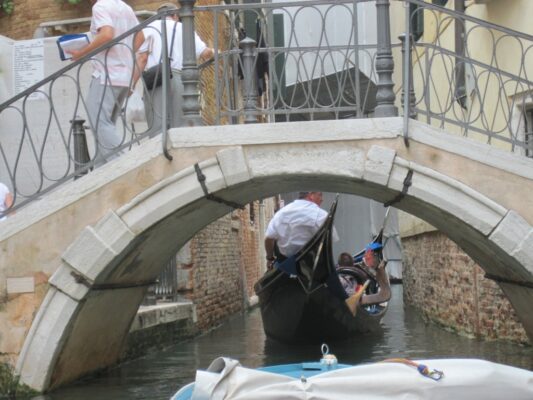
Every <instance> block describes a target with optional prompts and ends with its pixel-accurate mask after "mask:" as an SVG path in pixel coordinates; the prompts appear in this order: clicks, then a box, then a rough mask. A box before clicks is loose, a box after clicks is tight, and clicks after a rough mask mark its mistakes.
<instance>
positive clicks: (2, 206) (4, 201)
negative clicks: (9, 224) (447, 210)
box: [0, 182, 13, 221]
mask: <svg viewBox="0 0 533 400" xmlns="http://www.w3.org/2000/svg"><path fill="white" fill-rule="evenodd" d="M12 206H13V194H12V193H11V192H10V191H9V188H8V187H7V186H6V185H4V184H3V183H2V182H0V221H2V220H4V219H6V218H7V215H5V214H4V212H5V211H8V210H9V209H10V208H11V207H12Z"/></svg>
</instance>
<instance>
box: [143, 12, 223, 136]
mask: <svg viewBox="0 0 533 400" xmlns="http://www.w3.org/2000/svg"><path fill="white" fill-rule="evenodd" d="M169 10H174V13H172V14H170V15H169V16H167V20H166V24H165V25H166V31H167V32H166V36H167V46H168V56H169V58H170V68H171V69H172V79H171V80H170V88H169V89H170V96H169V100H170V104H169V110H170V115H169V118H170V125H169V127H170V128H175V127H179V126H182V124H183V111H182V108H181V102H182V94H183V83H182V81H181V69H182V67H183V32H182V24H181V22H180V21H179V11H178V7H177V6H176V5H175V4H173V3H164V4H162V5H161V6H160V7H159V8H158V10H157V12H158V13H160V12H162V11H169ZM161 25H162V24H161V21H160V20H157V21H154V22H152V23H150V24H149V25H148V26H147V27H146V28H144V29H143V33H144V38H145V40H144V43H143V44H142V46H141V48H140V49H139V53H138V54H137V65H138V67H139V70H141V71H143V70H145V69H149V68H151V67H153V66H156V65H158V64H159V63H160V62H161V48H162V40H161V30H162V29H161ZM194 35H195V36H194V38H195V46H196V49H195V51H196V57H198V58H199V59H202V60H207V59H209V58H212V57H213V55H214V51H213V49H212V48H210V47H207V45H206V44H205V43H204V42H203V41H202V39H200V36H198V34H197V33H196V32H195V33H194ZM162 100H163V87H162V86H159V87H156V88H148V87H147V88H146V90H145V93H144V96H143V101H144V108H145V112H146V121H147V123H148V127H149V129H148V134H149V135H150V137H153V136H155V135H157V134H159V133H161V131H162V120H161V115H162V110H163V101H162Z"/></svg>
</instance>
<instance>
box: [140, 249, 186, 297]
mask: <svg viewBox="0 0 533 400" xmlns="http://www.w3.org/2000/svg"><path fill="white" fill-rule="evenodd" d="M178 297H179V295H178V271H177V263H176V256H174V257H172V258H171V259H170V261H169V262H168V263H167V265H166V266H165V267H164V268H163V270H162V271H161V272H160V274H159V277H158V278H157V282H156V283H155V284H153V285H151V286H150V287H149V288H148V291H147V293H146V296H145V299H144V301H143V305H153V304H156V303H157V302H158V301H167V302H169V301H170V302H173V301H177V300H178Z"/></svg>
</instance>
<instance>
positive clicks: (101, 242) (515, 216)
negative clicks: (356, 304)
mask: <svg viewBox="0 0 533 400" xmlns="http://www.w3.org/2000/svg"><path fill="white" fill-rule="evenodd" d="M410 124H411V127H410V128H411V133H410V137H411V142H410V146H409V147H405V146H404V144H403V137H402V133H401V132H402V130H401V129H402V120H401V119H399V118H389V119H374V120H370V119H369V120H345V121H323V122H309V123H298V124H295V123H287V124H276V125H266V124H265V125H260V124H258V125H246V126H237V127H236V126H228V127H223V126H219V127H202V128H197V129H194V130H192V129H175V130H173V132H172V134H171V139H172V140H171V142H172V149H171V153H173V149H174V150H175V149H182V150H183V149H190V153H191V156H190V160H189V161H188V166H187V167H185V168H181V169H180V170H178V171H171V172H170V173H169V174H168V175H167V176H165V177H164V179H162V180H161V181H159V182H158V183H156V184H154V185H152V186H150V187H148V188H147V189H146V190H144V191H143V192H141V193H139V194H138V195H136V196H135V197H134V198H132V199H127V201H126V202H125V204H123V205H122V206H120V207H116V208H114V209H112V210H109V211H108V212H107V214H105V215H104V216H103V217H101V218H100V219H99V220H98V221H96V223H93V224H90V225H88V226H86V227H85V229H83V231H82V232H81V233H80V234H79V235H78V236H77V237H76V238H75V239H74V240H73V241H72V243H71V244H70V245H69V246H68V248H66V249H65V250H64V252H63V253H62V255H61V261H60V265H59V266H58V268H57V270H56V272H55V273H54V274H53V275H52V277H51V278H50V280H49V284H50V289H49V290H48V293H47V294H46V297H45V299H44V300H43V302H42V304H41V306H40V309H39V311H38V313H37V315H36V316H35V318H34V320H33V323H32V326H31V329H30V331H29V333H28V334H27V336H26V339H25V343H24V346H23V349H22V352H21V354H20V356H19V359H18V366H17V368H18V370H19V371H20V374H21V379H22V381H23V382H24V383H26V384H28V385H29V386H31V387H33V388H35V389H38V390H46V389H49V388H51V387H55V386H58V385H61V384H62V383H64V382H67V381H70V380H72V379H75V378H77V377H79V376H81V375H83V374H85V373H87V372H89V371H92V370H95V369H97V368H101V367H103V366H106V365H110V364H112V363H113V362H114V361H116V359H117V358H118V356H119V351H120V348H121V346H120V345H121V343H122V341H123V339H124V338H125V336H126V334H127V332H128V329H129V326H130V323H131V321H132V318H133V317H134V315H135V312H136V310H137V308H138V306H139V304H140V302H141V301H142V298H143V295H144V288H145V286H146V283H147V282H151V281H153V279H154V278H155V277H156V276H157V275H158V273H159V268H160V266H161V265H163V264H164V262H165V261H166V260H168V259H169V258H170V257H171V256H172V254H173V253H175V252H176V251H177V250H178V249H179V248H180V247H181V246H182V245H184V244H185V243H186V242H187V241H188V240H189V239H190V238H191V237H192V236H193V235H194V234H195V233H196V232H198V231H199V230H200V229H202V228H203V227H205V226H206V225H208V224H209V223H210V222H212V221H214V220H216V219H218V218H219V217H221V216H223V215H225V214H226V213H227V212H229V211H230V210H231V208H230V207H229V206H228V205H227V204H226V203H224V202H220V201H217V199H224V200H225V201H226V202H234V203H240V204H246V203H248V202H250V201H252V200H256V199H260V198H264V197H267V196H269V195H273V194H277V193H281V192H286V191H294V190H305V189H319V190H323V191H331V192H342V193H352V194H357V195H362V196H366V197H370V198H373V199H375V200H377V201H381V202H386V201H389V200H391V199H393V198H395V197H396V196H397V195H398V194H399V193H400V192H402V190H404V191H405V193H404V196H403V197H402V198H401V200H400V201H399V202H398V203H396V204H395V206H396V207H397V208H399V209H402V210H404V211H406V212H408V213H410V214H413V215H415V216H418V217H420V218H422V219H424V220H426V221H427V222H429V223H431V224H432V225H434V226H435V227H437V228H438V229H440V230H441V231H442V232H444V233H445V234H446V235H448V237H450V238H451V239H452V240H454V241H455V242H456V243H458V244H459V245H460V246H461V247H462V248H463V249H464V250H465V252H466V253H467V254H469V255H470V256H471V257H472V258H473V259H474V260H475V261H476V262H477V263H478V264H480V265H481V266H482V268H483V269H484V270H485V271H486V272H487V273H488V274H490V275H491V276H493V277H496V278H498V277H499V278H501V280H500V282H499V284H500V286H501V287H502V289H503V291H504V292H505V293H506V295H507V296H508V297H509V299H510V301H511V303H512V304H513V306H514V307H515V309H516V312H517V314H518V316H519V318H520V319H521V321H522V323H523V325H524V327H525V329H526V332H527V333H528V336H529V337H530V338H533V319H531V317H530V316H529V315H528V313H529V311H530V304H531V302H532V300H533V289H532V283H533V228H532V226H531V224H532V222H533V214H532V213H533V211H532V210H530V209H529V207H527V204H526V202H525V201H524V200H523V199H524V198H527V197H524V196H527V195H528V193H531V190H532V189H533V162H532V161H531V160H525V159H524V158H523V157H518V156H514V155H513V154H510V153H505V152H501V151H498V150H496V149H494V148H491V147H490V146H486V145H482V144H477V143H475V142H472V141H471V140H468V139H464V138H460V137H454V136H451V135H448V134H445V133H444V132H441V131H437V130H435V129H434V128H431V127H428V126H425V125H424V124H421V123H417V122H415V121H411V122H410ZM155 140H157V139H155ZM203 147H210V148H211V149H213V151H212V154H213V156H210V157H207V158H203V159H202V158H195V154H196V153H195V152H194V149H197V148H203ZM158 157H160V158H162V156H161V155H159V156H158ZM196 163H197V165H198V167H197V168H195V165H194V164H196ZM106 167H109V168H112V165H108V166H105V167H104V168H106ZM131 168H135V165H134V164H132V166H131ZM97 172H98V171H97ZM198 172H201V173H202V174H203V175H205V177H206V179H205V189H206V190H207V191H208V193H210V194H212V195H214V196H215V197H216V198H211V199H209V198H207V197H206V195H205V192H204V189H203V188H202V185H201V184H200V182H199V180H198ZM409 176H410V180H411V184H410V186H409V185H406V181H407V180H406V178H407V177H409ZM87 179H88V180H90V179H91V177H90V176H89V177H87ZM108 184H109V185H112V184H113V182H109V183H108ZM498 185H500V186H501V187H498ZM502 187H503V188H504V189H505V190H501V189H502Z"/></svg>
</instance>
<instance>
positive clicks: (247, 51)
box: [239, 37, 257, 124]
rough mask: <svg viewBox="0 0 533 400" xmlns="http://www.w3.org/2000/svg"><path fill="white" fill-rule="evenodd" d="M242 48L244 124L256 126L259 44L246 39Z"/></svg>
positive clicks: (241, 42) (241, 44)
mask: <svg viewBox="0 0 533 400" xmlns="http://www.w3.org/2000/svg"><path fill="white" fill-rule="evenodd" d="M239 47H240V48H242V64H243V66H242V72H243V78H244V79H243V80H244V88H243V90H244V93H243V96H242V97H243V101H244V123H245V124H254V123H256V122H257V116H256V115H254V112H255V111H256V109H257V85H256V82H255V74H254V59H255V58H256V51H255V49H256V47H257V42H256V41H255V40H253V39H251V38H249V37H245V38H244V39H243V40H241V41H240V42H239Z"/></svg>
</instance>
